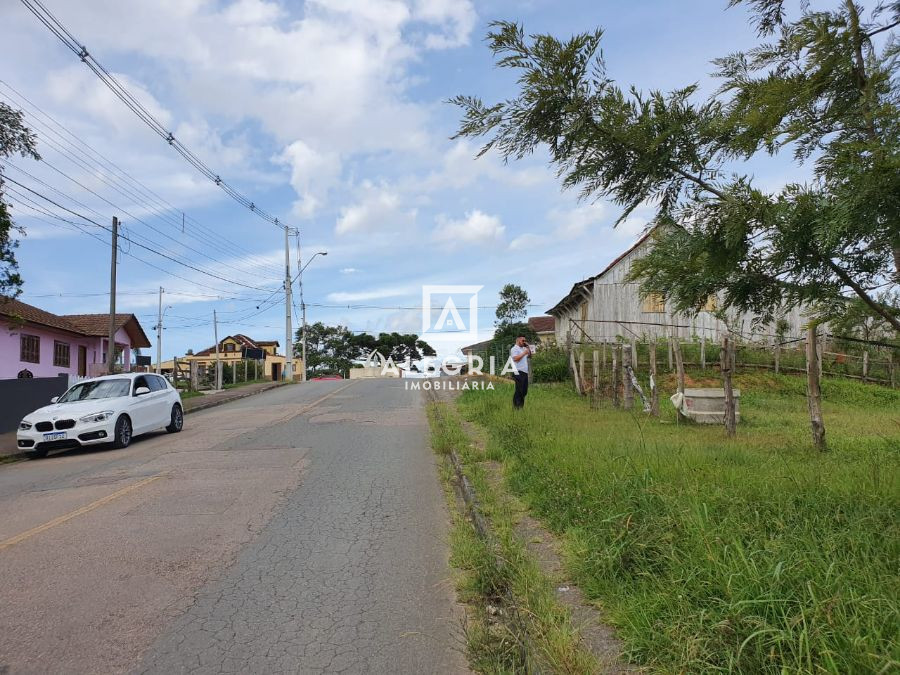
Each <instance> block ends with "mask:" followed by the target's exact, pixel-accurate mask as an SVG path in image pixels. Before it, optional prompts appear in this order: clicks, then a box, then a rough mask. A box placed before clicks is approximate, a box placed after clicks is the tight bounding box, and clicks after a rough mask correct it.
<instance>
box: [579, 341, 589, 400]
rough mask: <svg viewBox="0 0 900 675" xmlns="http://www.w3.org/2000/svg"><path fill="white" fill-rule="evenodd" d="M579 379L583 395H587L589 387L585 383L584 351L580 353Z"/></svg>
mask: <svg viewBox="0 0 900 675" xmlns="http://www.w3.org/2000/svg"><path fill="white" fill-rule="evenodd" d="M578 379H579V380H581V393H582V394H585V393H587V385H586V384H585V382H584V350H582V351H580V352H579V353H578Z"/></svg>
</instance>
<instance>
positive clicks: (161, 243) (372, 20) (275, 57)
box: [0, 0, 805, 358]
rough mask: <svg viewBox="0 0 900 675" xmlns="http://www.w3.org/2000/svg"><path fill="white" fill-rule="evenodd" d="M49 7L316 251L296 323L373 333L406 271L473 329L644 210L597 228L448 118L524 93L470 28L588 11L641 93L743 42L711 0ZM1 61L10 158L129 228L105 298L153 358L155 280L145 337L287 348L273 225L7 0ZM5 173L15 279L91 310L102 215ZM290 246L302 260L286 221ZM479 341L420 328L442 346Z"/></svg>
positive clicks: (566, 270)
mask: <svg viewBox="0 0 900 675" xmlns="http://www.w3.org/2000/svg"><path fill="white" fill-rule="evenodd" d="M43 2H44V4H45V6H46V7H47V8H48V9H49V10H50V11H51V12H52V13H53V14H54V15H55V16H56V17H57V18H58V19H59V20H60V21H61V22H62V23H63V24H64V25H65V26H66V28H67V29H68V30H69V31H70V32H71V33H72V34H73V35H74V36H75V37H76V38H77V39H78V41H79V42H80V43H82V44H83V45H85V46H86V47H87V49H88V50H89V52H90V53H91V54H92V55H93V56H94V58H96V59H97V60H98V61H99V62H100V63H101V64H103V65H104V67H105V68H107V69H108V70H109V71H110V72H111V73H113V74H114V76H115V77H116V78H117V79H118V80H120V81H121V82H122V83H123V84H124V85H125V86H126V88H127V89H128V90H129V92H130V93H131V94H132V95H134V96H135V97H136V98H138V99H139V100H140V101H141V102H142V104H143V105H145V106H146V107H147V108H148V109H150V110H151V111H152V112H153V114H154V116H155V117H156V118H157V119H158V120H159V121H160V122H162V123H163V124H164V125H165V126H166V128H167V129H169V130H170V131H172V133H173V134H174V135H175V137H176V138H178V139H179V140H180V141H181V142H182V143H183V144H184V145H186V146H187V147H189V148H190V149H191V150H192V151H193V152H194V153H195V154H196V155H197V156H198V157H200V158H201V159H202V160H203V162H204V163H206V164H207V165H208V166H210V167H212V168H213V169H214V170H215V171H216V173H217V174H218V175H220V176H222V178H224V179H225V180H227V181H228V183H229V184H231V185H232V186H234V187H235V188H237V189H238V190H239V191H240V192H241V193H242V194H244V195H246V196H247V197H249V198H250V199H251V200H253V202H254V203H255V204H258V205H259V206H260V207H261V208H263V209H265V211H267V212H269V213H272V214H274V215H275V216H277V217H278V218H279V219H280V221H281V222H285V223H288V224H289V225H290V226H291V227H292V228H297V229H298V230H299V231H300V237H299V245H300V249H299V250H300V253H301V254H302V260H303V261H304V263H305V262H306V261H308V260H310V256H312V255H313V254H315V253H316V252H320V251H322V252H327V256H316V257H315V259H313V260H312V261H311V262H310V265H309V267H307V268H306V271H305V272H304V274H303V293H304V300H305V302H306V306H307V320H308V322H310V323H311V322H315V321H322V322H324V323H326V324H330V325H334V324H338V323H339V324H342V325H345V326H347V327H349V328H350V329H351V330H354V331H366V332H370V333H378V332H381V331H400V332H415V333H422V328H423V319H422V312H421V310H420V307H421V306H422V302H423V300H422V298H423V290H422V287H423V285H451V284H452V285H467V286H475V287H481V288H480V291H478V302H477V306H478V307H479V308H480V310H479V311H478V313H477V320H478V331H477V335H475V337H477V338H478V339H487V338H488V337H490V335H491V332H492V324H493V320H494V312H493V306H494V305H496V304H497V301H498V300H497V294H498V291H499V289H500V288H501V287H502V286H503V285H504V284H505V283H509V282H511V283H516V284H519V285H520V286H522V287H523V288H524V289H525V290H526V291H527V292H528V294H529V296H530V299H531V305H530V306H529V315H530V316H538V315H542V314H544V313H545V312H546V310H547V309H549V308H550V307H552V306H553V305H554V304H556V302H557V301H559V300H560V299H561V298H562V297H563V296H564V295H565V294H566V293H567V292H568V290H569V289H570V288H571V286H572V284H573V283H575V282H576V281H579V280H581V279H583V278H585V277H588V276H592V275H594V274H597V273H598V272H599V271H600V270H602V269H603V267H605V265H606V264H607V263H609V262H610V261H611V260H612V259H614V258H615V257H616V256H617V255H618V254H619V253H621V252H622V251H623V250H624V249H626V248H627V247H628V246H629V245H630V244H631V243H633V242H634V241H635V240H636V239H637V237H639V236H640V234H641V233H642V232H643V230H644V228H645V226H646V224H647V221H648V219H649V218H650V217H652V209H651V208H649V207H648V208H642V209H639V210H638V211H636V212H635V213H634V214H633V215H632V216H631V217H630V218H629V219H628V220H626V221H625V222H624V223H622V224H621V225H619V226H618V227H617V228H613V223H614V222H615V221H616V219H617V217H618V216H619V213H620V211H619V208H618V207H617V206H616V205H615V204H612V203H610V202H608V201H604V200H598V201H595V202H590V201H588V202H584V201H579V199H578V195H577V194H576V193H575V192H573V191H563V190H561V188H560V184H559V181H558V179H557V178H556V175H555V172H554V170H553V169H552V167H549V166H548V165H547V162H546V158H545V157H544V156H542V155H541V153H536V154H535V156H533V157H529V158H527V159H526V160H523V161H518V162H510V163H509V164H504V163H503V161H502V160H501V159H500V158H498V157H497V156H496V155H491V154H489V155H486V156H484V157H482V158H480V159H476V158H475V155H476V152H477V150H478V143H477V141H473V140H452V139H451V136H452V135H453V134H454V132H455V130H456V128H457V125H458V122H459V117H460V113H459V110H458V109H457V108H455V107H454V106H452V105H450V104H449V103H447V100H448V99H449V98H450V97H452V96H455V95H457V94H471V95H475V96H479V97H482V98H483V99H484V100H485V101H486V102H495V101H498V100H502V99H504V98H508V97H512V96H515V94H516V92H517V86H516V82H515V75H514V73H513V72H511V71H509V70H503V69H497V68H495V67H494V63H493V60H492V56H491V54H490V52H489V50H488V49H487V47H486V45H485V42H484V37H485V35H486V33H487V31H488V24H489V22H491V21H493V20H501V19H502V20H515V21H519V22H521V23H522V24H523V25H524V27H525V30H526V31H527V32H528V33H552V34H554V35H556V36H558V37H568V36H570V35H572V34H575V33H578V32H583V31H588V30H593V29H594V28H596V27H598V26H600V27H602V28H603V29H604V31H605V33H604V38H603V42H602V48H603V54H604V57H605V60H606V64H607V68H608V74H609V75H610V76H611V77H612V78H613V79H615V80H616V81H617V82H618V83H620V84H621V85H624V86H628V85H631V84H633V85H635V86H637V87H638V88H639V89H642V90H648V89H655V88H658V89H664V90H666V89H672V88H675V87H681V86H685V85H687V84H692V83H696V84H698V85H699V86H700V89H701V92H706V93H710V92H712V91H713V90H714V88H715V81H714V80H712V79H711V78H710V76H709V74H710V73H711V72H712V70H713V68H712V66H711V65H710V63H709V62H710V60H711V59H712V58H715V57H717V56H721V55H725V54H727V53H729V52H731V51H735V50H738V49H744V48H748V47H751V46H752V45H754V44H756V42H757V39H756V36H755V33H754V30H753V28H752V26H751V24H750V22H749V16H748V14H747V10H746V9H745V8H743V7H738V8H736V9H731V10H726V5H727V2H726V1H725V0H691V1H685V2H671V1H670V0H639V1H638V2H631V3H622V2H618V1H615V0H588V1H566V0H555V1H551V0H525V1H521V0H520V1H517V2H511V1H505V0H484V1H475V2H473V1H470V0H307V1H306V2H299V1H294V0H281V1H280V2H277V1H266V0H226V1H215V0H152V1H151V0H134V1H133V2H128V3H122V2H117V1H115V0H82V1H81V2H78V3H70V2H62V1H61V0H43ZM0 63H3V64H4V66H3V67H2V68H0V100H2V101H4V102H6V103H8V104H10V105H13V107H16V108H18V109H21V110H23V111H24V112H25V114H26V118H25V119H26V123H27V124H28V125H29V126H30V127H31V128H32V129H33V130H34V131H35V132H36V133H37V135H38V149H39V152H40V154H41V155H42V157H43V160H44V161H42V162H35V161H32V160H27V159H15V160H12V161H11V165H12V166H6V167H5V174H6V175H7V177H8V178H10V179H14V180H16V181H19V182H21V183H23V184H25V185H28V186H29V187H31V188H32V189H35V190H37V191H39V192H41V193H42V194H44V195H46V196H49V197H52V198H53V199H54V200H55V201H57V202H58V203H59V204H61V205H63V206H66V207H67V208H69V209H71V210H73V211H76V212H78V213H79V214H82V215H86V216H88V217H90V218H91V219H93V220H96V221H97V222H102V223H103V224H106V225H108V223H110V221H111V219H112V217H113V216H117V217H118V218H119V219H120V220H121V221H123V223H124V233H125V235H126V236H127V237H128V238H130V239H131V240H132V242H133V243H129V242H122V243H121V246H120V253H119V265H118V273H117V279H118V282H117V283H118V295H117V310H118V311H119V312H132V313H134V314H136V315H137V316H138V318H139V320H140V321H141V324H142V326H143V327H144V329H145V331H146V332H147V334H148V336H149V337H150V339H151V342H153V343H154V346H153V348H152V349H151V350H148V351H149V352H150V353H151V354H152V355H154V356H155V353H156V335H155V333H154V331H153V330H152V329H153V327H154V326H155V325H156V318H157V306H158V289H159V288H160V287H162V288H164V289H165V293H164V295H163V306H164V307H166V308H167V309H166V312H165V319H164V321H163V325H164V327H165V330H164V332H163V356H164V358H171V357H172V355H176V354H178V355H181V354H184V353H185V351H186V350H188V349H193V350H194V351H197V350H200V349H204V348H206V347H208V346H211V345H212V344H213V343H214V339H213V311H214V310H215V311H216V313H217V316H218V319H219V326H218V331H219V332H218V334H219V338H220V339H221V338H222V337H224V336H225V335H229V334H234V333H243V334H245V335H248V336H250V337H251V338H255V339H260V340H271V339H275V340H279V342H281V343H282V344H283V342H284V334H285V310H284V300H283V298H284V295H283V291H282V290H281V288H280V285H281V284H282V282H283V280H284V264H285V263H284V235H283V233H282V232H281V231H280V230H279V229H278V228H277V227H276V226H274V225H273V224H271V223H268V222H266V221H264V220H262V219H260V218H258V217H256V216H255V215H254V214H253V213H251V212H250V211H248V210H247V209H245V208H243V207H242V206H240V205H239V204H237V203H236V202H234V201H232V200H231V199H230V198H229V197H228V196H227V195H226V194H225V193H224V192H223V191H222V190H220V189H219V188H218V187H217V186H216V185H214V184H213V183H212V182H211V181H209V180H208V179H206V178H205V177H204V176H202V175H201V174H200V173H199V172H197V171H196V170H195V169H194V168H193V167H192V166H190V165H189V164H188V163H187V162H186V161H185V160H184V159H182V158H181V157H180V156H179V155H177V154H176V153H175V152H174V151H173V150H172V149H171V148H170V147H169V146H168V145H167V144H166V143H165V141H164V140H163V139H161V138H160V137H159V136H157V135H155V134H154V133H153V132H152V131H151V130H150V129H149V128H148V127H146V126H145V125H144V124H143V123H142V122H141V121H140V120H139V119H138V118H137V117H136V116H135V115H134V114H133V113H132V112H131V111H130V110H129V109H128V108H127V107H125V106H124V105H123V104H122V103H121V102H120V101H119V100H118V99H116V98H115V97H114V96H113V94H112V93H111V92H110V91H109V90H108V89H106V88H105V86H104V85H103V84H102V83H101V81H100V80H99V79H98V78H97V77H96V76H95V75H94V74H93V73H92V72H91V71H90V70H89V69H88V68H87V67H86V66H85V65H83V64H82V63H81V62H80V61H79V60H78V59H77V58H76V57H75V56H74V55H73V54H72V52H70V51H69V50H67V49H66V48H65V47H64V46H63V45H62V43H61V42H60V41H59V40H58V39H57V38H56V37H55V36H54V35H53V34H52V33H51V32H50V31H49V30H47V29H46V28H45V27H44V26H43V25H42V24H40V23H39V22H38V20H37V19H36V18H35V17H34V16H33V15H32V14H30V13H29V12H28V11H27V9H26V8H25V7H24V5H22V4H20V3H19V2H17V1H13V0H6V1H5V2H3V3H0ZM747 170H748V171H749V172H751V173H752V174H753V175H754V176H755V179H756V181H757V183H758V184H759V185H761V186H763V187H764V188H765V187H769V188H775V187H778V186H780V185H783V184H784V183H786V182H788V181H791V180H795V179H802V177H803V176H804V175H805V174H804V171H803V169H802V168H801V167H797V166H795V165H793V164H792V163H791V161H790V158H782V157H778V158H774V159H769V158H766V159H765V160H764V161H754V162H753V163H752V164H751V165H750V166H749V167H748V169H747ZM26 172H27V173H26ZM8 187H10V186H8ZM11 187H12V188H16V186H15V185H12V186H11ZM19 190H20V191H21V189H20V188H19ZM21 194H22V196H21V197H20V196H17V195H16V194H9V195H7V196H8V198H9V200H10V201H11V202H12V203H13V205H14V210H13V213H14V217H15V219H16V222H17V224H19V225H20V226H22V227H23V228H24V230H25V233H26V234H25V236H24V237H23V238H22V240H21V245H20V248H19V251H18V259H19V262H20V268H21V272H22V275H23V277H24V279H25V285H24V288H23V294H22V296H21V299H22V300H23V301H24V302H28V303H30V304H33V305H36V306H38V307H41V308H42V309H45V310H48V311H51V312H55V313H60V314H65V313H102V312H106V311H108V307H109V305H108V303H109V299H108V292H109V276H110V275H109V267H110V245H109V234H108V232H106V231H104V230H102V229H101V228H99V227H97V226H95V225H90V224H88V223H86V222H84V221H80V220H78V219H77V218H74V217H72V220H74V221H77V222H79V223H80V227H79V228H76V227H74V226H72V225H71V224H68V223H64V222H61V221H59V220H58V219H54V218H52V217H49V216H47V215H46V214H40V213H36V212H35V211H34V210H33V209H32V208H30V207H29V205H28V204H27V203H26V202H25V199H24V197H31V198H32V199H35V200H36V202H37V203H38V204H39V205H41V206H42V207H43V208H45V209H47V208H48V206H47V204H46V203H44V202H41V200H40V199H38V198H35V197H34V196H33V195H31V194H30V193H28V192H22V193H21ZM51 211H52V212H56V213H63V212H61V211H60V210H59V209H58V208H55V207H54V208H52V209H51ZM142 246H143V247H146V248H142ZM159 254H162V255H159ZM290 255H291V261H290V265H291V269H292V270H293V273H294V274H296V271H297V256H298V242H297V239H296V238H292V239H291V243H290ZM163 256H167V257H163ZM175 261H179V262H175ZM193 268H196V269H193ZM298 290H299V289H298V287H297V286H296V285H295V286H294V289H293V292H294V296H295V297H294V300H295V304H296V306H297V307H299V306H300V300H299V297H298ZM457 304H460V303H459V302H457ZM460 306H461V305H460ZM437 309H438V310H440V307H438V308H437ZM293 311H294V317H293V326H294V327H295V328H296V327H298V326H299V323H300V320H299V316H297V314H298V312H296V308H295V309H294V310H293ZM432 319H433V314H432ZM464 320H465V319H464ZM472 337H473V336H472V335H471V334H460V335H449V336H444V337H443V339H442V338H441V337H440V336H436V337H435V340H432V341H433V342H434V341H437V342H439V344H437V345H436V346H438V349H439V352H440V353H442V354H446V353H451V352H453V351H455V350H456V349H457V348H459V347H460V346H462V345H464V344H467V343H469V342H474V341H475V340H474V339H471V338H472Z"/></svg>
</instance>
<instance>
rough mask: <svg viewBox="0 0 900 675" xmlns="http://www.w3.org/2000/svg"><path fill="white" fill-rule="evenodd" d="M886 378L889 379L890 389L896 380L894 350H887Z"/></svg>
mask: <svg viewBox="0 0 900 675" xmlns="http://www.w3.org/2000/svg"><path fill="white" fill-rule="evenodd" d="M888 373H889V376H888V379H889V380H890V381H891V389H893V388H894V387H895V386H897V385H896V380H895V379H894V352H893V351H889V352H888Z"/></svg>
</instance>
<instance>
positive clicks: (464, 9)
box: [413, 0, 477, 49]
mask: <svg viewBox="0 0 900 675" xmlns="http://www.w3.org/2000/svg"><path fill="white" fill-rule="evenodd" d="M413 17H414V18H416V19H420V20H422V21H425V22H428V23H430V24H433V25H437V26H438V27H440V28H441V30H439V32H437V33H429V34H428V35H426V36H425V46H426V47H427V48H429V49H447V48H449V47H461V46H463V45H465V44H467V43H468V42H469V35H470V34H471V32H472V29H473V28H474V27H475V20H476V18H477V17H476V15H475V8H474V7H473V6H472V3H471V2H469V1H468V0H417V1H416V2H415V4H414V5H413Z"/></svg>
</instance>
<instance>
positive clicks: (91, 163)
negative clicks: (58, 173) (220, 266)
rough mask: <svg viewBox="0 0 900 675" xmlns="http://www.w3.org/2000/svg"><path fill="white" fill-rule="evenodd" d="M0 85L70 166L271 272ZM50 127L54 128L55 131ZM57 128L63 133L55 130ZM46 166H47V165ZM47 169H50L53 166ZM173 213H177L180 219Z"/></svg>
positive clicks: (185, 231)
mask: <svg viewBox="0 0 900 675" xmlns="http://www.w3.org/2000/svg"><path fill="white" fill-rule="evenodd" d="M0 86H2V87H4V88H5V89H7V90H9V92H11V93H5V94H3V95H4V96H5V97H6V98H7V100H9V101H10V102H11V103H13V104H14V105H16V106H24V107H26V108H29V109H30V110H29V112H30V114H31V116H30V118H29V125H30V126H32V127H33V128H35V129H36V130H37V131H39V132H41V133H42V136H41V142H42V144H44V145H46V146H49V147H50V148H52V149H53V150H55V151H56V152H58V153H59V154H60V155H62V156H63V157H64V158H65V159H66V160H68V161H69V162H71V163H72V164H74V165H76V166H77V167H79V168H81V169H83V170H85V171H87V172H89V173H90V174H91V176H92V177H93V178H96V179H99V180H100V181H102V182H103V183H104V184H106V185H108V186H109V187H111V188H112V189H113V190H115V191H116V192H118V193H119V194H121V195H122V196H123V197H125V198H126V199H129V200H132V201H134V202H136V203H139V204H140V205H141V206H143V207H145V208H148V210H149V211H150V212H151V213H152V214H153V216H154V217H156V218H158V219H159V220H161V221H162V222H164V223H166V224H167V225H169V226H171V227H172V228H173V229H174V230H175V231H176V232H180V233H181V234H182V235H186V236H188V237H192V238H194V239H196V240H197V241H198V242H201V243H202V244H203V245H204V246H209V247H211V248H214V249H216V250H217V251H219V252H220V253H222V254H224V255H228V256H235V255H237V256H241V257H243V258H245V259H247V260H248V262H250V263H251V264H252V265H253V266H254V267H255V268H258V269H261V270H264V272H265V273H266V274H270V273H271V270H270V268H269V266H268V265H266V264H263V263H259V262H257V259H258V256H257V255H255V254H253V253H250V251H248V250H246V249H244V248H242V247H240V246H237V245H236V244H235V243H234V242H232V241H231V240H230V239H227V238H222V237H221V236H220V235H219V234H218V233H217V232H215V231H213V230H211V229H210V228H208V227H206V226H204V225H203V224H202V223H200V222H199V221H197V220H196V219H195V218H193V217H191V216H188V215H187V214H186V213H184V212H183V211H180V210H179V209H177V208H176V207H174V206H173V205H172V204H170V203H169V202H167V201H166V200H165V199H163V198H162V197H160V196H159V195H158V194H157V193H155V192H153V190H151V189H150V188H148V187H147V186H145V185H143V184H142V183H141V182H140V181H138V180H137V179H135V178H134V177H132V176H131V175H130V174H129V173H128V172H126V171H125V170H124V169H122V168H121V167H119V166H118V165H117V164H116V163H115V162H113V161H112V160H110V159H109V158H107V157H105V156H104V155H103V154H102V153H100V152H99V151H97V150H96V149H94V148H93V147H91V145H90V144H88V143H86V142H85V141H84V140H82V139H81V138H79V137H78V136H77V135H75V134H74V133H73V132H72V131H70V130H69V129H68V128H66V127H65V126H64V125H63V124H61V123H60V122H59V121H58V120H56V119H54V118H53V117H52V116H51V115H50V114H49V113H47V112H46V111H44V110H43V109H42V108H40V106H38V105H37V104H36V103H34V102H32V101H31V100H30V99H28V98H27V97H26V96H25V95H23V94H22V93H21V92H19V91H18V90H16V89H15V88H14V87H12V86H11V85H10V84H8V83H6V82H4V81H2V80H0ZM0 93H2V92H0ZM39 117H42V118H44V119H45V120H46V121H43V120H41V119H39ZM53 127H56V129H55V128H53ZM57 129H59V130H60V131H61V132H62V133H60V131H57ZM63 134H65V136H63ZM49 135H52V136H53V137H54V138H55V139H57V140H53V139H51V138H50V137H49ZM66 136H67V137H68V138H66ZM69 139H71V140H69ZM79 146H80V147H79ZM45 162H46V159H45ZM46 163H47V164H48V165H50V163H49V162H46ZM50 166H51V167H52V165H50ZM176 214H180V216H178V215H176ZM186 221H189V222H190V223H191V225H192V227H186V226H185V225H186Z"/></svg>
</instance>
